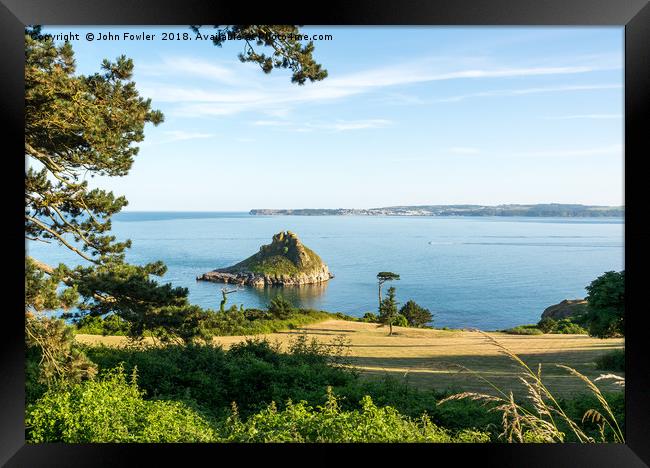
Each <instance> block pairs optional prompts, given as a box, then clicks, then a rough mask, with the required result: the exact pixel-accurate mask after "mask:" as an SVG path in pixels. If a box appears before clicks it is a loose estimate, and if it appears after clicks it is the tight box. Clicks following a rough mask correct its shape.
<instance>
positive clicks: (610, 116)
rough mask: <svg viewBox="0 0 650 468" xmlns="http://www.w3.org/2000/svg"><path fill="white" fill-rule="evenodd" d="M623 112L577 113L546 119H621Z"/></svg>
mask: <svg viewBox="0 0 650 468" xmlns="http://www.w3.org/2000/svg"><path fill="white" fill-rule="evenodd" d="M622 118H623V114H579V115H561V116H557V117H546V119H548V120H571V119H596V120H600V119H622Z"/></svg>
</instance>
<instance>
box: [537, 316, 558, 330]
mask: <svg viewBox="0 0 650 468" xmlns="http://www.w3.org/2000/svg"><path fill="white" fill-rule="evenodd" d="M556 326H557V320H555V319H552V318H551V317H544V318H543V319H542V320H540V321H539V322H538V323H537V327H538V328H539V329H540V330H542V331H543V332H544V333H551V332H552V331H553V330H554V329H555V327H556Z"/></svg>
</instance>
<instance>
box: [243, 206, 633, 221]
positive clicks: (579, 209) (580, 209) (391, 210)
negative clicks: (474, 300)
mask: <svg viewBox="0 0 650 468" xmlns="http://www.w3.org/2000/svg"><path fill="white" fill-rule="evenodd" d="M249 213H250V214H251V215H254V216H256V215H259V216H288V215H291V216H531V217H558V218H596V217H613V218H622V217H624V216H625V207H623V206H598V205H577V204H576V205H574V204H562V203H549V204H537V205H516V204H512V205H495V206H488V205H417V206H416V205H412V206H388V207H384V208H367V209H357V208H333V209H327V208H323V209H320V208H302V209H254V210H250V212H249Z"/></svg>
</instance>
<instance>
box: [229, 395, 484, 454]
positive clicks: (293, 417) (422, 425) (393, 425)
mask: <svg viewBox="0 0 650 468" xmlns="http://www.w3.org/2000/svg"><path fill="white" fill-rule="evenodd" d="M360 406H361V408H360V409H357V410H352V411H343V410H341V408H340V406H339V404H338V401H337V398H336V397H335V396H334V394H333V393H332V392H331V389H328V393H327V401H326V402H325V404H324V405H322V406H319V407H317V408H313V407H312V406H310V405H308V404H307V402H305V401H301V402H299V403H296V404H294V403H292V402H288V403H287V405H286V407H285V408H284V410H282V411H278V410H277V408H276V406H275V404H271V405H269V406H268V408H266V409H265V410H262V411H260V412H259V413H257V414H255V415H253V416H251V417H250V418H248V420H246V421H241V420H240V419H239V417H238V414H237V412H236V411H234V412H233V414H232V415H231V416H230V417H229V418H228V419H227V420H226V421H225V424H224V425H223V427H224V429H225V430H224V435H225V437H226V440H229V441H236V442H338V443H341V442H344V443H346V442H447V443H449V442H475V443H476V442H489V440H490V436H489V434H487V433H485V432H480V431H473V430H462V431H460V432H458V433H457V434H451V433H450V431H448V430H446V429H443V428H440V427H438V426H436V425H435V424H433V423H432V422H431V421H430V420H429V418H428V417H427V416H426V415H423V416H422V417H421V418H419V419H417V420H412V419H410V418H408V417H405V416H403V415H401V414H400V413H399V412H398V411H397V410H395V409H394V408H392V407H390V406H384V407H377V406H376V405H375V403H374V402H373V401H372V398H371V397H369V396H365V397H363V399H362V400H361V401H360Z"/></svg>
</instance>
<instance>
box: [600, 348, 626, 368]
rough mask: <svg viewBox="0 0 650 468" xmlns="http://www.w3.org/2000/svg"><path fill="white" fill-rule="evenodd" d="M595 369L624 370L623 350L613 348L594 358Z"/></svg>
mask: <svg viewBox="0 0 650 468" xmlns="http://www.w3.org/2000/svg"><path fill="white" fill-rule="evenodd" d="M596 369H600V370H608V371H619V372H625V350H624V349H615V350H614V351H610V352H608V353H605V354H603V355H602V356H600V357H599V358H598V359H597V360H596Z"/></svg>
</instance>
